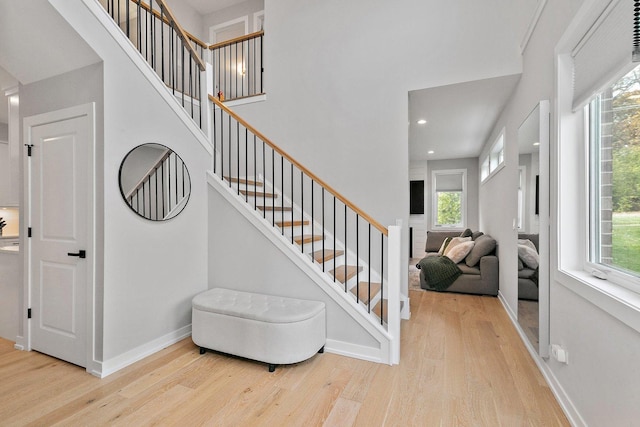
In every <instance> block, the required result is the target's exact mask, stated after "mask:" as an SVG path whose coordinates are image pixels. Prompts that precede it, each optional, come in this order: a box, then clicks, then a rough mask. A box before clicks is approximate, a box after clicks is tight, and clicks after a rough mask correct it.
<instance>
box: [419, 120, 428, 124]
mask: <svg viewBox="0 0 640 427" xmlns="http://www.w3.org/2000/svg"><path fill="white" fill-rule="evenodd" d="M417 123H418V124H419V125H426V124H427V121H426V120H425V119H420V120H418V122H417Z"/></svg>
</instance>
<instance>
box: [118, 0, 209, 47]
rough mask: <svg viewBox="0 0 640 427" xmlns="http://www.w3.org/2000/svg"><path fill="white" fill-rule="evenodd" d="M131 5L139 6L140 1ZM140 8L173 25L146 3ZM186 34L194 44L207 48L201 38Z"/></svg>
mask: <svg viewBox="0 0 640 427" xmlns="http://www.w3.org/2000/svg"><path fill="white" fill-rule="evenodd" d="M129 1H130V2H131V3H135V5H136V6H137V5H138V0H129ZM140 7H142V8H143V9H144V10H146V11H147V12H151V13H153V15H154V16H155V17H156V18H158V19H162V21H163V22H164V23H165V24H167V25H171V22H169V20H168V19H167V18H166V17H165V16H162V14H161V13H160V12H158V11H157V10H155V9H153V10H151V7H150V6H149V5H148V4H146V3H144V2H140ZM185 34H186V35H187V36H188V37H189V39H191V41H192V42H194V43H195V44H197V45H198V46H200V47H202V48H203V49H206V48H207V44H206V43H205V42H203V41H202V40H200V39H199V38H197V37H196V36H194V35H193V34H191V33H190V32H189V31H186V30H185Z"/></svg>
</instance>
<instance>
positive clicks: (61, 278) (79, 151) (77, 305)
mask: <svg viewBox="0 0 640 427" xmlns="http://www.w3.org/2000/svg"><path fill="white" fill-rule="evenodd" d="M60 116H63V117H60ZM37 117H38V120H37V121H38V122H39V123H33V124H29V126H28V127H27V123H32V121H31V120H29V121H27V119H25V130H26V131H27V140H28V141H29V144H31V145H32V147H31V158H30V163H31V165H30V171H31V172H30V176H29V181H30V184H31V192H30V197H29V199H30V204H29V206H30V209H29V210H30V214H31V221H30V222H29V224H30V226H31V229H32V236H31V239H29V242H30V245H31V259H30V283H31V289H30V294H31V295H30V296H31V316H32V317H31V323H30V331H31V348H32V349H33V350H37V351H40V352H42V353H46V354H49V355H51V356H54V357H57V358H59V359H63V360H66V361H68V362H71V363H74V364H76V365H80V366H86V364H87V351H86V350H87V291H88V289H89V287H91V288H92V285H93V284H92V283H90V276H89V275H88V272H89V265H88V258H87V257H89V256H91V255H93V254H90V253H87V249H88V248H89V247H88V244H89V243H90V241H92V239H90V235H89V219H88V217H89V215H90V214H91V207H90V203H89V199H90V194H89V186H88V185H87V184H88V182H89V179H90V175H89V173H90V170H89V167H90V164H91V163H90V157H89V153H90V152H92V144H93V131H92V123H93V119H92V117H91V116H89V115H79V116H77V115H76V116H75V117H73V116H72V117H69V116H68V115H67V116H66V117H64V114H60V112H58V113H51V115H50V116H47V115H40V116H37ZM47 119H49V121H48V122H47Z"/></svg>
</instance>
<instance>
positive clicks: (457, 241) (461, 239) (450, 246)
mask: <svg viewBox="0 0 640 427" xmlns="http://www.w3.org/2000/svg"><path fill="white" fill-rule="evenodd" d="M470 241H471V237H454V238H453V239H451V240H450V241H449V244H448V245H447V249H445V251H444V253H443V255H447V251H449V250H452V249H453V248H454V247H456V246H457V245H459V244H460V243H464V242H470Z"/></svg>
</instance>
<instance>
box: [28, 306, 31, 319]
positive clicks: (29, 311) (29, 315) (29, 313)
mask: <svg viewBox="0 0 640 427" xmlns="http://www.w3.org/2000/svg"><path fill="white" fill-rule="evenodd" d="M27 319H31V309H30V308H28V309H27Z"/></svg>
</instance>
